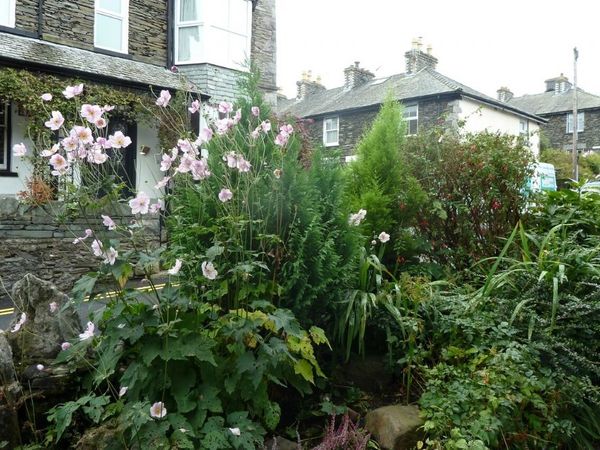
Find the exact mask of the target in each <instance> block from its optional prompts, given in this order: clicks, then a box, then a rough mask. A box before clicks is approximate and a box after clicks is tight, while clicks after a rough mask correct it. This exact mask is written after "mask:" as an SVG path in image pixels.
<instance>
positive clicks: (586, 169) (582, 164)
mask: <svg viewBox="0 0 600 450" xmlns="http://www.w3.org/2000/svg"><path fill="white" fill-rule="evenodd" d="M540 161H542V162H546V163H550V164H553V165H554V169H555V170H556V179H557V180H562V183H561V184H564V181H565V180H570V179H571V178H573V159H572V155H571V152H568V151H564V150H556V149H546V150H543V151H542V152H541V154H540ZM578 162H579V179H580V180H592V179H594V178H596V176H598V175H600V155H598V154H596V153H592V154H589V155H586V154H583V155H579V159H578Z"/></svg>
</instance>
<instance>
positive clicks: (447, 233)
mask: <svg viewBox="0 0 600 450" xmlns="http://www.w3.org/2000/svg"><path fill="white" fill-rule="evenodd" d="M406 154H407V155H409V156H410V165H411V168H412V173H413V174H414V176H415V177H417V179H418V180H419V182H420V183H421V186H423V189H424V190H425V192H426V193H427V194H428V195H429V197H430V198H431V202H430V204H429V206H428V207H427V208H423V209H422V211H421V215H420V220H419V233H420V234H422V235H423V236H425V237H426V238H427V239H428V241H429V242H430V243H431V252H432V253H431V256H433V258H434V260H435V261H438V262H441V263H448V264H450V265H451V266H452V267H454V268H457V269H462V268H466V267H469V266H470V265H471V264H473V263H474V262H475V261H477V260H478V259H479V258H481V257H486V256H493V255H495V254H497V252H498V250H499V247H501V242H500V241H499V239H498V238H502V237H504V236H506V235H507V234H508V233H510V231H511V230H512V228H513V227H514V225H515V224H516V223H517V221H518V220H519V217H520V216H521V213H522V211H523V209H524V207H525V202H526V199H525V197H524V196H523V195H522V194H523V188H524V186H525V184H526V181H527V178H528V177H529V176H530V175H531V170H530V169H529V165H530V161H531V159H532V156H531V154H530V152H529V150H528V149H527V148H526V147H524V146H523V143H522V142H521V141H519V140H516V138H514V137H513V136H508V135H502V134H492V133H487V132H484V133H477V134H466V135H464V136H458V135H454V134H450V133H446V134H442V132H441V131H440V130H433V131H432V132H430V133H428V134H425V135H423V136H420V137H418V138H415V139H411V140H410V141H408V142H407V150H406Z"/></svg>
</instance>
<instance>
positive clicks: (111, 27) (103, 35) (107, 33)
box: [94, 13, 123, 52]
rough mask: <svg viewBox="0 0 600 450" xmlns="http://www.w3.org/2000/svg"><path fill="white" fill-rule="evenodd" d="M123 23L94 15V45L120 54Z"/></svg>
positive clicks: (112, 18)
mask: <svg viewBox="0 0 600 450" xmlns="http://www.w3.org/2000/svg"><path fill="white" fill-rule="evenodd" d="M122 26H123V21H122V20H121V19H115V18H114V17H108V16H105V15H103V14H100V13H97V14H96V39H95V41H94V45H96V46H97V47H102V48H106V49H109V50H114V51H117V52H120V51H122V50H123V30H122V28H123V27H122Z"/></svg>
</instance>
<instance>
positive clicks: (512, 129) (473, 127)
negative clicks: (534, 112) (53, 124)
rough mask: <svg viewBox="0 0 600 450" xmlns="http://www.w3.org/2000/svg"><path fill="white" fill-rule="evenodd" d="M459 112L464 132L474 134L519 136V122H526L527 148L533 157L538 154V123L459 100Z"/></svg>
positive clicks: (504, 111) (488, 106)
mask: <svg viewBox="0 0 600 450" xmlns="http://www.w3.org/2000/svg"><path fill="white" fill-rule="evenodd" d="M459 107H460V112H459V114H458V118H459V120H464V121H465V127H464V131H465V132H469V133H476V132H480V131H489V132H496V131H499V132H501V133H506V134H512V135H514V136H518V135H519V130H520V128H519V124H520V121H521V120H524V121H526V122H527V126H528V129H529V144H530V145H529V147H530V149H531V151H532V152H533V154H534V155H535V157H536V158H537V157H538V156H539V154H540V126H539V124H538V122H535V121H533V120H531V119H528V118H527V117H524V116H519V115H517V114H515V113H513V112H510V111H506V110H503V109H500V108H494V107H493V106H491V105H486V104H483V103H478V102H476V101H473V100H467V99H461V100H460V101H459Z"/></svg>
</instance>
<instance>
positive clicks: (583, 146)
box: [541, 109, 600, 151]
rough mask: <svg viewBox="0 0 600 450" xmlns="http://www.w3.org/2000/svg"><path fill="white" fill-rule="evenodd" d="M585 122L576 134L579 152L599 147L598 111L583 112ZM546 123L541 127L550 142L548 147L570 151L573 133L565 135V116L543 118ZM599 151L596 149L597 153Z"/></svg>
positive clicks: (599, 125)
mask: <svg viewBox="0 0 600 450" xmlns="http://www.w3.org/2000/svg"><path fill="white" fill-rule="evenodd" d="M583 112H584V113H585V119H584V120H585V121H584V126H583V132H581V133H577V143H578V145H577V147H578V148H579V149H580V150H592V147H598V146H600V110H599V109H596V110H588V111H583ZM543 117H544V118H546V119H548V123H546V124H543V125H542V126H541V129H542V133H544V135H545V136H546V137H547V138H548V139H549V140H550V146H551V147H552V148H556V149H562V150H571V149H572V148H573V133H567V114H566V113H562V114H555V115H550V116H543ZM598 150H599V149H596V151H598Z"/></svg>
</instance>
